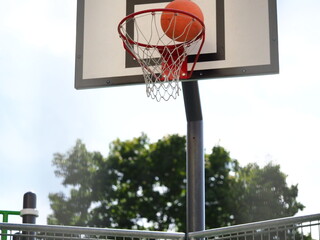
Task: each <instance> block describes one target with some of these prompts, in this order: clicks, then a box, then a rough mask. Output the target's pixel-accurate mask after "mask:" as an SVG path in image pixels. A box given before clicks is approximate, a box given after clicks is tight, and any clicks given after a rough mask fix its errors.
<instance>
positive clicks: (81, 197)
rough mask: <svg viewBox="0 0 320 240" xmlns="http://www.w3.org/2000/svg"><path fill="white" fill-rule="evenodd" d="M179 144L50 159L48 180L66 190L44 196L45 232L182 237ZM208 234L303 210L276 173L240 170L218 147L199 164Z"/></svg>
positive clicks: (142, 144) (145, 142) (129, 145)
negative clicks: (109, 230)
mask: <svg viewBox="0 0 320 240" xmlns="http://www.w3.org/2000/svg"><path fill="white" fill-rule="evenodd" d="M185 148H186V140H185V137H184V136H179V135H170V136H166V137H164V138H162V139H160V140H158V141H157V142H154V143H151V142H150V140H149V139H148V137H147V136H146V135H145V134H142V135H141V136H139V137H137V138H134V139H132V140H127V141H120V140H119V139H117V140H115V141H114V142H112V143H111V144H110V151H109V154H108V156H107V157H103V156H102V155H101V154H100V153H99V152H89V151H88V150H87V149H86V147H85V144H84V143H82V142H81V141H80V140H78V141H77V142H76V145H75V146H74V147H73V148H72V149H71V150H70V151H69V152H67V153H66V154H60V153H56V154H54V158H53V166H54V167H55V175H56V176H57V177H60V178H62V184H63V185H64V186H65V187H67V189H69V190H70V193H69V196H66V195H65V194H64V193H62V192H59V193H51V194H49V199H50V202H51V209H52V211H53V213H52V214H51V215H49V216H48V223H49V224H65V225H78V226H96V227H117V228H128V229H131V228H133V229H145V228H148V229H151V230H167V229H174V230H178V231H185V224H186V223H185V217H186V211H185V209H186V187H185V185H186V151H185ZM205 161H206V166H205V185H206V186H205V188H206V202H205V204H206V219H207V223H206V224H207V227H208V228H213V227H220V226H226V225H230V224H239V223H244V222H251V221H257V220H264V219H271V218H276V217H285V216H292V215H294V214H295V213H297V212H298V211H299V210H301V209H303V205H302V204H301V203H299V202H297V200H296V198H297V195H298V187H297V186H290V187H288V186H287V184H286V175H285V174H284V173H282V172H281V171H280V166H279V165H273V164H271V163H270V164H268V165H267V166H265V167H263V168H260V167H259V166H258V165H256V164H249V165H247V166H245V167H240V166H239V163H238V162H237V161H236V160H235V159H232V158H231V157H230V154H229V153H228V152H227V151H226V150H225V149H224V148H223V147H221V146H215V147H213V148H212V151H211V153H210V154H207V155H206V156H205Z"/></svg>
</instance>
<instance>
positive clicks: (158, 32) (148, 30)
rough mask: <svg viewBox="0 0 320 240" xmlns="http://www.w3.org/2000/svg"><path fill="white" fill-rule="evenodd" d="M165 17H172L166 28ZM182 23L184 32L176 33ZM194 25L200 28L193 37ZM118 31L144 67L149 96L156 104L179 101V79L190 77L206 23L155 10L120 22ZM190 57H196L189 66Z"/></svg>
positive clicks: (191, 17)
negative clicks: (164, 25)
mask: <svg viewBox="0 0 320 240" xmlns="http://www.w3.org/2000/svg"><path fill="white" fill-rule="evenodd" d="M164 14H171V15H172V17H171V18H170V22H169V23H168V26H166V29H163V26H161V16H163V15H164ZM181 21H183V23H184V24H183V30H182V31H176V32H175V29H176V27H175V26H176V25H178V24H180V26H181ZM195 24H198V25H197V27H199V26H200V27H201V28H200V31H198V32H197V34H196V35H195V36H193V35H192V30H193V28H194V26H195ZM180 29H181V27H180ZM118 30H119V33H120V37H121V39H122V40H123V43H124V47H125V49H126V50H127V51H128V53H129V54H131V56H132V57H133V58H134V59H135V60H136V61H137V62H138V63H139V64H140V66H141V67H142V72H143V75H144V80H145V83H146V93H147V96H148V97H151V98H153V99H156V100H157V101H160V100H161V99H163V100H166V101H167V100H169V99H170V98H174V99H175V98H177V96H179V94H180V91H181V87H180V85H179V80H180V79H187V78H189V77H190V76H191V74H192V71H193V69H194V66H195V63H196V61H197V56H199V53H200V51H201V48H202V45H203V42H204V25H203V23H202V22H201V21H200V20H199V19H197V18H196V17H194V16H192V15H191V14H188V15H187V14H184V13H181V12H179V11H175V12H168V10H165V9H154V10H150V11H142V12H138V13H135V14H132V15H129V16H128V17H126V18H125V19H124V20H123V21H122V22H120V24H119V28H118ZM172 30H173V32H172ZM170 31H171V32H170ZM167 35H169V36H170V37H168V36H167ZM190 36H192V37H191V38H192V39H190ZM188 55H194V56H195V57H194V58H193V59H194V61H193V62H191V63H189V64H188ZM188 65H189V67H190V70H188Z"/></svg>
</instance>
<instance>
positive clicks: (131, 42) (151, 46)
mask: <svg viewBox="0 0 320 240" xmlns="http://www.w3.org/2000/svg"><path fill="white" fill-rule="evenodd" d="M155 12H173V13H182V14H185V15H188V16H190V17H192V18H194V19H195V20H197V21H198V22H199V23H200V24H201V25H202V30H201V33H200V34H199V35H198V36H197V38H196V39H192V40H190V41H188V42H192V41H195V40H197V39H199V38H201V37H204V33H205V31H204V29H205V25H204V23H203V21H202V20H201V19H200V18H198V17H197V16H195V15H193V14H191V13H189V12H186V11H182V10H177V9H171V8H155V9H148V10H143V11H139V12H135V13H131V14H129V15H128V16H126V17H125V18H124V19H122V20H121V21H120V23H119V25H118V33H119V34H120V37H121V39H123V40H125V41H128V42H129V43H130V44H137V45H139V46H141V47H147V48H159V49H161V48H164V47H165V46H159V45H148V44H144V43H139V42H134V41H132V40H131V39H129V38H127V37H126V36H125V35H124V34H123V33H122V31H121V26H122V24H123V23H124V22H126V21H127V20H128V19H132V18H134V17H135V16H137V15H141V14H144V13H155ZM188 42H183V43H179V44H172V45H168V46H166V47H169V48H170V47H171V46H172V47H173V46H179V45H182V44H187V43H188Z"/></svg>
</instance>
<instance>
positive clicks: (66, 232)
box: [0, 214, 320, 240]
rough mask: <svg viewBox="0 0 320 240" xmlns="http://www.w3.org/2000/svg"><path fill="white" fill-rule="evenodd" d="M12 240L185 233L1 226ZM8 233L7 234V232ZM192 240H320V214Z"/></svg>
mask: <svg viewBox="0 0 320 240" xmlns="http://www.w3.org/2000/svg"><path fill="white" fill-rule="evenodd" d="M0 230H1V236H5V237H7V238H8V239H9V240H62V239H66V240H75V239H81V240H94V239H95V240H100V239H104V240H184V239H185V233H181V232H158V231H138V230H120V229H108V228H89V227H71V226H52V225H35V224H12V223H0ZM4 230H5V231H4ZM187 237H188V238H189V239H192V240H199V239H201V240H320V214H314V215H308V216H303V217H289V218H281V219H275V220H268V221H262V222H255V223H248V224H242V225H236V226H229V227H223V228H216V229H210V230H205V231H200V232H192V233H189V234H188V235H187Z"/></svg>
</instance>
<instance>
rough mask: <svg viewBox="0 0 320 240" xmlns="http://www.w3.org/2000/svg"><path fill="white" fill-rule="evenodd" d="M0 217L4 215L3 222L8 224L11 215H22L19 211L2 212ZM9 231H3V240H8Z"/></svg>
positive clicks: (0, 211)
mask: <svg viewBox="0 0 320 240" xmlns="http://www.w3.org/2000/svg"><path fill="white" fill-rule="evenodd" d="M0 215H2V222H8V220H9V215H20V212H19V211H3V210H0ZM7 233H8V231H7V230H5V229H2V230H1V240H7Z"/></svg>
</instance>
